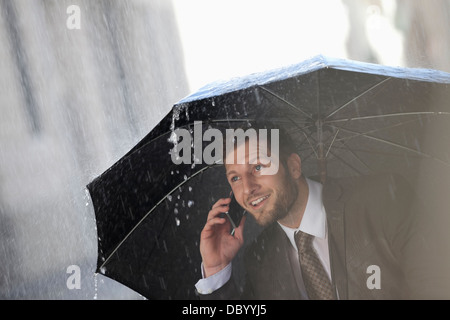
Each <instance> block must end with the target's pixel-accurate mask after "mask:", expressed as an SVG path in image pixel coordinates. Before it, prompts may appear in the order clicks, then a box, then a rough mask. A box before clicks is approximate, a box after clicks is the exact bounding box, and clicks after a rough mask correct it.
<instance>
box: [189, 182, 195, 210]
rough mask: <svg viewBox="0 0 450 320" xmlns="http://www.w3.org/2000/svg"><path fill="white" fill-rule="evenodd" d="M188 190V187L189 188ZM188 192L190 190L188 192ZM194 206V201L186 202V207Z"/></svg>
mask: <svg viewBox="0 0 450 320" xmlns="http://www.w3.org/2000/svg"><path fill="white" fill-rule="evenodd" d="M189 188H190V187H189ZM189 191H190V190H189ZM193 205H194V201H192V200H189V201H188V207H189V208H190V207H192V206H193Z"/></svg>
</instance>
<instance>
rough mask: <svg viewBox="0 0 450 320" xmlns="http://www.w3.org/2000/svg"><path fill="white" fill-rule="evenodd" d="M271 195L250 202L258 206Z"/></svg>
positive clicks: (253, 205)
mask: <svg viewBox="0 0 450 320" xmlns="http://www.w3.org/2000/svg"><path fill="white" fill-rule="evenodd" d="M269 197H270V195H266V196H263V197H260V198H258V199H255V200H253V201H252V202H250V204H251V205H252V207H254V208H256V207H258V206H260V205H261V204H262V203H263V202H264V201H265V200H266V199H267V198H269Z"/></svg>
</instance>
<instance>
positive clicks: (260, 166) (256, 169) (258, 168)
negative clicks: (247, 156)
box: [255, 164, 263, 172]
mask: <svg viewBox="0 0 450 320" xmlns="http://www.w3.org/2000/svg"><path fill="white" fill-rule="evenodd" d="M262 168H263V166H262V165H260V164H257V165H256V166H255V171H256V172H259V171H261V169H262Z"/></svg>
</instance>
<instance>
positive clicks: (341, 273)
mask: <svg viewBox="0 0 450 320" xmlns="http://www.w3.org/2000/svg"><path fill="white" fill-rule="evenodd" d="M342 195H343V188H342V187H341V186H340V185H339V184H338V183H337V182H336V181H333V180H328V181H327V183H326V184H325V186H324V188H323V204H324V207H325V211H326V213H327V228H328V246H329V252H330V264H331V277H332V280H333V281H332V282H333V286H335V288H336V289H337V292H338V295H339V299H343V300H345V299H347V298H348V285H347V268H346V250H345V249H346V248H345V220H344V218H345V216H344V202H343V201H340V199H342Z"/></svg>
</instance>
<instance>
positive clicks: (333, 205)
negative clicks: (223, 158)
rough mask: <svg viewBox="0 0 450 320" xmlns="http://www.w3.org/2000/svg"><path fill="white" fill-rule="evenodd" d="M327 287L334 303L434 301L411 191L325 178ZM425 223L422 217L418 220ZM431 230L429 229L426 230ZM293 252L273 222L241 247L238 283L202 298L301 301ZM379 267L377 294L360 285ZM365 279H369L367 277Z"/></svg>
mask: <svg viewBox="0 0 450 320" xmlns="http://www.w3.org/2000/svg"><path fill="white" fill-rule="evenodd" d="M323 202H324V206H325V209H326V213H327V227H328V242H329V251H330V263H331V273H332V282H333V286H334V287H335V288H336V290H337V292H338V295H339V298H340V299H422V298H440V296H438V297H436V294H437V295H439V293H436V292H438V291H436V290H435V289H436V286H439V282H440V279H439V278H437V277H436V278H435V279H434V280H433V279H432V277H434V276H437V275H436V274H435V272H434V271H433V270H431V268H432V267H433V266H434V264H435V263H436V261H435V258H434V257H431V256H429V255H430V252H432V251H433V250H431V251H430V247H431V248H432V247H433V245H434V243H430V239H429V238H428V232H429V231H430V230H429V229H428V227H427V228H425V226H427V224H426V223H425V222H424V220H422V214H423V208H422V207H421V206H420V205H419V203H418V202H417V198H416V197H415V194H414V192H413V191H412V189H411V187H410V186H409V185H408V184H407V183H406V182H405V180H403V179H402V178H399V177H397V176H395V175H380V176H374V177H370V178H368V177H364V178H346V179H329V180H328V181H327V183H326V184H325V186H324V188H323ZM425 218H426V217H425ZM431 231H432V230H431ZM292 250H293V247H292V245H291V244H290V242H289V240H288V238H287V236H286V234H285V233H284V232H283V230H282V229H281V228H280V226H279V225H278V224H277V223H275V224H273V225H271V226H270V227H268V228H267V229H265V230H264V231H263V232H262V233H261V234H260V235H259V236H258V238H257V239H256V240H255V241H254V242H253V243H252V245H250V246H249V247H248V249H247V252H246V256H245V266H246V281H245V284H236V283H234V281H232V280H230V281H229V282H228V283H227V284H226V285H224V286H223V287H222V288H220V289H219V290H217V291H215V292H213V293H212V294H210V295H201V298H202V299H237V298H243V299H266V300H272V299H283V300H288V299H301V298H302V296H301V294H300V290H299V287H298V281H297V280H298V274H297V273H298V270H297V269H296V268H295V267H294V266H295V263H293V261H294V260H293V259H294V258H295V257H294V256H293V251H292ZM372 265H374V266H377V267H378V268H379V269H378V270H379V273H378V275H379V280H380V284H381V287H380V289H377V288H373V287H371V286H368V285H367V282H368V279H369V277H371V275H372V273H373V272H374V271H373V270H371V269H369V270H368V267H369V266H372ZM369 282H370V280H369Z"/></svg>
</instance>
